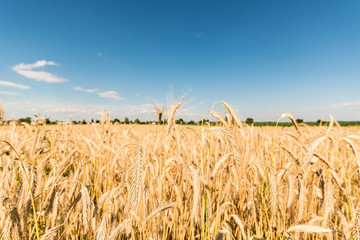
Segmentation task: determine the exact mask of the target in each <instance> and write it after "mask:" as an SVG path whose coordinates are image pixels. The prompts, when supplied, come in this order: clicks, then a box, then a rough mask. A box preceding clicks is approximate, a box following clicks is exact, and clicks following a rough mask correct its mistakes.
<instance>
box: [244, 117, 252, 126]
mask: <svg viewBox="0 0 360 240" xmlns="http://www.w3.org/2000/svg"><path fill="white" fill-rule="evenodd" d="M245 122H246V123H247V124H249V125H251V124H253V123H254V119H253V118H247V119H246V120H245Z"/></svg>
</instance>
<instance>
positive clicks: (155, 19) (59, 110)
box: [0, 0, 360, 121]
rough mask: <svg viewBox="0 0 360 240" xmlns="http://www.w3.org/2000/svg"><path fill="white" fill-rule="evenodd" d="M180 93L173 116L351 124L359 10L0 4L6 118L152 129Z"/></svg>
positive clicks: (0, 90) (185, 3)
mask: <svg viewBox="0 0 360 240" xmlns="http://www.w3.org/2000/svg"><path fill="white" fill-rule="evenodd" d="M189 88H190V89H192V91H191V93H190V94H189V95H188V97H187V98H186V102H187V103H186V105H185V106H184V107H183V108H182V110H181V111H179V113H178V115H177V116H176V118H180V117H181V118H183V119H184V120H200V119H201V117H202V116H203V115H204V114H205V116H206V118H208V111H209V110H210V109H211V107H212V105H213V104H214V103H216V102H218V101H227V102H228V103H230V104H231V105H232V106H233V107H234V108H235V109H236V111H237V113H238V114H239V116H240V118H242V119H243V120H244V119H246V118H247V117H252V118H254V120H255V121H276V120H277V119H278V118H279V117H280V116H281V114H282V113H287V112H290V113H292V114H293V115H294V116H295V117H296V118H303V119H304V120H305V121H316V120H317V119H324V120H326V119H328V114H332V115H333V116H334V118H335V119H337V120H339V121H340V120H360V94H359V92H360V1H358V0H355V1H351V0H346V1H340V0H338V1H332V0H308V1H307V0H302V1H298V0H296V1H295V0H293V1H292V0H286V1H285V0H284V1H281V0H276V1H272V0H266V1H265V0H263V1H260V0H251V1H250V0H244V1H240V0H237V1H230V0H229V1H215V0H164V1H157V0H151V1H149V0H143V1H140V0H124V1H115V0H114V1H106V0H104V1H91V0H87V1H85V0H84V1H76V0H71V1H70V0H61V1H60V0H58V1H55V0H36V1H27V0H22V1H20V0H4V1H1V2H0V99H1V101H2V104H3V106H4V108H5V114H6V115H5V117H6V118H7V119H11V118H15V119H17V118H20V117H27V116H30V117H33V116H34V114H35V113H38V112H40V113H41V114H42V115H43V116H44V115H46V116H51V120H55V119H59V120H67V119H68V118H69V117H71V118H72V119H74V120H82V119H86V120H91V119H92V118H94V119H96V118H97V119H99V118H100V116H101V115H100V114H99V112H101V110H103V109H107V110H108V111H109V112H110V116H111V118H119V119H124V118H125V117H126V116H127V117H129V118H130V119H135V118H140V120H156V114H155V113H154V109H153V106H152V103H153V102H156V103H157V104H158V105H159V107H162V106H163V105H164V104H165V103H166V102H167V97H168V96H169V91H172V92H173V96H174V98H175V99H176V98H177V97H180V96H181V95H182V94H183V92H184V91H186V90H187V89H189ZM169 89H173V90H169ZM214 109H215V110H216V111H218V112H219V113H224V112H225V110H224V109H223V108H222V106H221V104H219V103H216V104H215V107H214Z"/></svg>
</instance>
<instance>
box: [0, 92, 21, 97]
mask: <svg viewBox="0 0 360 240" xmlns="http://www.w3.org/2000/svg"><path fill="white" fill-rule="evenodd" d="M0 95H8V96H18V95H20V94H19V93H15V92H3V91H0Z"/></svg>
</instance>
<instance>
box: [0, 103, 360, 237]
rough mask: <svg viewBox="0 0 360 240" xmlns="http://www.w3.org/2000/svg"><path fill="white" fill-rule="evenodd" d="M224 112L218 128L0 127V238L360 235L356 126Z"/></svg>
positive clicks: (359, 138) (359, 140) (358, 130)
mask: <svg viewBox="0 0 360 240" xmlns="http://www.w3.org/2000/svg"><path fill="white" fill-rule="evenodd" d="M223 105H224V107H225V109H227V111H228V113H229V114H230V115H231V116H232V119H233V121H227V120H224V119H223V118H222V116H221V115H220V114H217V113H215V112H214V111H212V115H213V116H215V117H217V118H218V120H219V121H218V124H217V126H210V125H209V124H207V123H206V122H204V124H202V125H201V126H191V127H189V126H180V125H175V124H174V123H173V122H172V121H171V122H169V125H168V126H163V125H156V126H150V125H112V124H111V123H110V122H109V121H107V122H105V121H103V123H102V124H100V125H85V126H79V125H57V126H46V125H39V126H29V125H20V126H19V125H18V126H17V125H15V124H13V123H11V124H6V125H5V126H2V127H0V140H1V142H0V207H1V209H0V234H1V235H0V238H1V239H359V228H360V223H359V221H360V220H359V215H360V213H359V208H358V205H359V199H360V191H359V187H358V186H359V180H360V172H359V167H360V156H359V151H358V150H359V148H360V128H359V127H340V126H337V125H336V121H334V120H333V119H332V121H331V122H330V124H329V126H317V127H309V126H306V125H305V124H300V125H297V124H296V122H294V124H296V125H294V126H292V127H279V126H278V127H253V126H248V125H245V124H244V123H243V122H242V121H241V120H240V119H239V118H238V117H237V116H236V115H235V113H234V112H233V111H232V109H231V107H230V106H229V105H227V104H226V103H223ZM175 111H176V108H175V110H174V112H173V113H170V114H173V116H174V114H175ZM282 117H287V118H290V119H291V118H292V116H291V115H283V116H282Z"/></svg>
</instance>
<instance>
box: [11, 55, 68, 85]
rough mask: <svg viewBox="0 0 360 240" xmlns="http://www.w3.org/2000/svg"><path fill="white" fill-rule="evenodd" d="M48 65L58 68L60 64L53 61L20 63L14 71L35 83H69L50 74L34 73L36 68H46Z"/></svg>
mask: <svg viewBox="0 0 360 240" xmlns="http://www.w3.org/2000/svg"><path fill="white" fill-rule="evenodd" d="M47 65H49V66H58V64H57V63H55V62H53V61H46V60H41V61H36V62H35V63H33V64H24V63H20V64H18V65H15V66H13V67H12V70H14V71H15V72H16V73H18V74H20V75H22V76H24V77H27V78H30V79H34V80H35V81H39V82H48V83H57V82H65V81H67V79H66V78H61V77H57V76H55V75H53V74H51V73H48V72H44V71H33V69H34V68H39V67H45V66H47Z"/></svg>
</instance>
